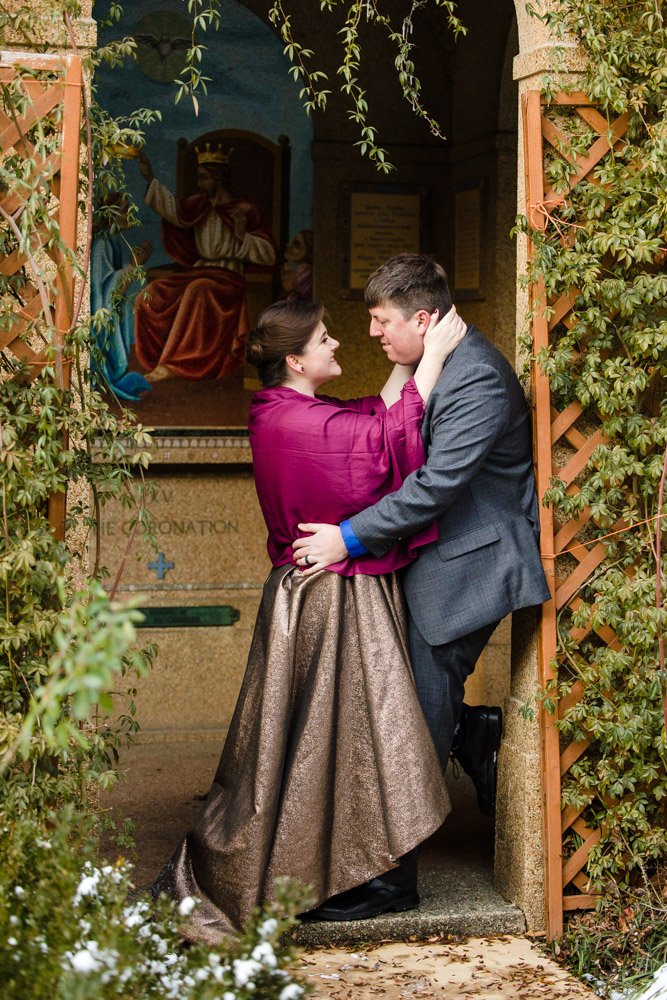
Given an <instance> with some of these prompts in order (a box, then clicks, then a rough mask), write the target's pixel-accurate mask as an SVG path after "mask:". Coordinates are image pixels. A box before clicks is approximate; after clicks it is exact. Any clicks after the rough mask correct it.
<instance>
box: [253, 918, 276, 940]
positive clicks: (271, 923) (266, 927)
mask: <svg viewBox="0 0 667 1000" xmlns="http://www.w3.org/2000/svg"><path fill="white" fill-rule="evenodd" d="M277 930H278V921H277V920H276V918H275V917H267V919H266V920H265V921H264V923H263V924H260V925H259V927H258V928H257V933H258V934H259V936H260V937H261V938H270V937H273V935H274V934H275V933H276V931H277Z"/></svg>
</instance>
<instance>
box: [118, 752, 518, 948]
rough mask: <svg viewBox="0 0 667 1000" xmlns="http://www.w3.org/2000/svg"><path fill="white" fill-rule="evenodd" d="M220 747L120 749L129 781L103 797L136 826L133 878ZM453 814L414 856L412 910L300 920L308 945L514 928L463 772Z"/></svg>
mask: <svg viewBox="0 0 667 1000" xmlns="http://www.w3.org/2000/svg"><path fill="white" fill-rule="evenodd" d="M219 750H220V743H219V741H217V740H215V741H204V740H198V741H196V742H181V743H166V742H146V743H139V744H137V745H135V746H134V747H132V748H131V749H129V750H128V751H126V754H125V756H124V758H123V760H122V761H121V766H122V767H124V768H126V769H127V774H128V777H127V780H125V781H122V782H120V783H119V784H118V785H117V786H116V788H115V789H114V790H113V791H112V792H111V793H109V794H107V795H106V796H105V797H104V799H103V805H104V806H105V807H106V808H109V809H110V810H111V813H112V816H113V818H114V820H115V822H116V824H117V825H120V824H121V823H122V820H123V819H125V818H126V817H129V818H130V819H131V820H132V821H133V822H134V824H135V840H136V846H137V857H136V860H135V883H136V884H137V886H138V887H144V886H148V885H150V883H151V882H152V881H153V879H154V877H155V875H156V874H157V872H158V871H159V869H160V868H161V866H162V865H163V864H164V862H165V861H167V859H168V858H169V857H170V855H171V853H172V851H173V849H174V847H175V845H176V844H177V842H178V841H179V839H180V838H181V837H182V836H183V834H184V833H186V831H187V830H189V829H190V828H191V827H192V825H193V824H194V822H195V820H196V818H197V815H198V814H199V812H200V810H201V809H202V806H203V801H204V799H205V797H206V793H207V791H208V788H209V785H210V783H211V779H212V777H213V774H214V771H215V768H216V765H217V763H218V756H219ZM449 784H450V792H451V796H452V803H453V813H452V815H451V816H450V818H449V820H448V822H447V823H445V825H444V827H443V828H442V830H441V831H439V833H438V834H436V836H435V837H433V838H432V839H431V840H430V841H429V843H428V844H427V846H426V848H425V850H424V852H423V854H422V857H421V859H420V886H419V888H420V894H421V899H422V903H421V906H420V907H419V909H418V910H412V911H409V912H408V913H401V914H390V915H387V916H382V917H379V918H377V919H375V920H364V921H362V922H357V921H355V922H350V923H342V922H341V923H311V924H304V925H303V926H302V927H301V928H300V931H299V941H300V943H302V944H304V945H309V946H324V945H325V946H331V945H342V944H352V945H354V944H356V943H358V942H369V941H386V940H394V941H403V940H405V939H406V938H408V937H410V936H412V937H416V938H420V939H424V938H428V937H429V936H432V935H443V934H444V935H447V934H452V935H462V934H474V935H483V934H519V933H521V932H522V931H524V929H525V922H524V918H523V914H522V913H521V911H520V910H518V909H517V908H516V907H515V906H512V905H511V904H509V903H507V902H506V901H505V900H504V899H503V898H502V896H500V895H499V893H497V892H496V891H495V889H494V887H493V822H492V820H491V819H489V818H486V817H484V816H482V815H481V814H480V813H479V811H478V809H477V807H476V805H475V802H474V791H473V789H472V787H471V785H470V784H469V783H468V781H467V779H466V778H465V777H464V776H462V777H461V778H459V779H458V780H457V781H454V780H450V781H449Z"/></svg>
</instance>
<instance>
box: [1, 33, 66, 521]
mask: <svg viewBox="0 0 667 1000" xmlns="http://www.w3.org/2000/svg"><path fill="white" fill-rule="evenodd" d="M0 95H1V96H2V101H1V104H0V157H1V158H2V160H3V161H4V160H5V159H6V158H10V157H16V158H17V160H18V164H19V166H21V167H22V169H24V170H25V176H26V177H27V178H28V179H29V185H28V186H27V187H26V189H25V190H22V189H21V187H20V186H17V187H16V188H15V189H13V190H4V191H0V230H2V232H3V234H5V236H6V243H5V245H6V246H9V247H13V249H11V250H10V251H9V252H8V253H5V254H4V255H3V254H1V253H0V274H2V275H4V276H5V277H6V278H8V279H10V284H11V287H12V292H11V297H12V298H11V305H12V306H13V308H12V310H11V315H12V316H13V322H11V324H10V325H9V326H8V327H7V328H6V329H5V328H3V329H2V330H1V331H0V351H2V352H4V353H5V356H6V357H8V358H10V359H11V358H12V357H14V358H17V359H19V360H20V361H21V362H23V363H25V364H27V365H28V371H29V373H30V376H31V377H32V378H35V377H36V376H37V375H38V373H39V372H40V370H41V368H42V366H43V365H44V364H46V363H47V351H48V349H49V347H53V348H55V354H54V356H53V360H52V362H51V363H53V364H54V369H55V379H56V384H57V385H58V386H59V387H60V388H66V387H67V386H68V384H69V366H68V364H67V363H63V358H62V346H63V342H64V338H65V336H66V335H67V333H68V331H69V329H70V325H71V322H72V316H73V300H74V274H73V265H72V257H73V255H74V254H75V252H76V245H77V212H78V205H77V196H78V180H79V148H80V125H81V117H80V115H81V112H80V109H81V99H82V68H81V59H80V57H79V56H75V55H63V56H60V55H37V54H36V53H34V52H0ZM17 98H18V100H17ZM37 136H42V137H43V136H48V143H46V144H45V143H44V142H39V141H38V139H37V138H36V137H37ZM44 150H46V151H44ZM21 161H23V162H22V163H21ZM36 184H39V188H38V190H39V197H40V198H41V199H43V205H44V209H45V216H46V218H45V221H44V224H43V225H41V226H39V227H37V228H36V229H35V230H34V231H33V232H32V233H30V240H29V249H28V248H26V247H24V246H19V241H18V234H17V231H16V230H17V228H18V230H21V229H22V226H21V223H22V214H23V212H24V209H25V200H26V197H27V196H28V195H29V193H30V188H31V187H34V186H35V185H36ZM54 231H57V232H58V234H59V237H60V240H61V241H62V244H64V247H65V249H64V250H63V249H60V248H58V247H57V246H55V245H54V242H53V239H52V237H53V235H54ZM44 255H46V256H47V257H48V258H49V259H50V262H51V263H52V268H51V269H52V272H53V280H50V281H46V282H45V281H44V280H43V277H42V275H41V274H40V273H39V272H40V271H42V270H43V268H42V267H40V266H39V262H40V261H43V260H44ZM7 305H8V303H7V301H5V303H4V308H5V309H7ZM64 518H65V496H64V495H60V494H59V495H56V496H54V497H52V498H51V500H50V502H49V519H50V521H51V524H52V526H53V527H54V530H55V532H56V534H57V536H58V537H62V536H63V533H64Z"/></svg>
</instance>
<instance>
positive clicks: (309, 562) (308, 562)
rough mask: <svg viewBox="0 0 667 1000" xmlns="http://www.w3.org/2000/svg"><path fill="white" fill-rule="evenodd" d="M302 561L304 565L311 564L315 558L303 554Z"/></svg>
mask: <svg viewBox="0 0 667 1000" xmlns="http://www.w3.org/2000/svg"><path fill="white" fill-rule="evenodd" d="M303 561H304V563H305V564H306V566H312V565H313V564H314V563H315V560H314V559H311V558H310V556H304V557H303Z"/></svg>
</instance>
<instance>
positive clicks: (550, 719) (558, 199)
mask: <svg viewBox="0 0 667 1000" xmlns="http://www.w3.org/2000/svg"><path fill="white" fill-rule="evenodd" d="M559 107H560V108H561V109H563V108H565V107H567V108H569V109H570V112H572V113H574V114H576V115H577V116H578V117H579V119H580V120H581V121H582V122H584V123H585V124H586V125H587V126H588V127H589V128H591V129H593V131H594V132H596V133H597V135H598V137H597V138H596V139H594V141H593V142H592V143H591V145H590V147H589V149H588V150H587V152H586V154H584V155H580V156H579V157H578V158H577V159H573V158H571V157H570V156H569V155H568V154H565V153H564V149H565V147H566V146H567V145H568V140H567V137H566V136H565V134H564V133H563V132H562V131H561V129H560V128H559V127H558V125H557V124H555V123H554V122H553V120H550V118H549V117H548V112H547V109H546V108H545V105H544V104H543V102H542V100H541V97H540V94H539V92H537V91H533V92H530V93H528V94H526V95H525V97H524V101H523V124H524V140H525V155H526V198H527V216H528V220H529V223H530V225H531V227H532V228H533V229H535V230H541V231H548V230H551V232H554V233H556V234H557V235H558V238H559V239H561V240H562V241H563V242H564V243H565V242H566V241H568V240H570V239H571V233H572V232H573V229H572V228H570V229H569V230H565V229H560V228H559V224H558V221H557V219H556V218H554V212H555V211H556V210H557V209H559V208H560V207H561V206H562V205H563V203H564V201H565V200H566V198H567V196H568V192H567V191H566V192H559V191H558V192H557V191H554V189H553V188H552V187H551V186H550V185H549V183H548V181H547V179H546V176H545V164H546V160H547V158H548V156H549V155H550V153H551V149H553V150H555V151H556V152H557V154H558V155H559V156H565V157H566V159H568V160H569V162H570V163H571V164H572V165H573V166H574V168H575V169H574V171H573V173H572V175H571V177H570V178H569V191H572V190H573V189H574V188H575V187H576V185H577V184H580V183H581V182H582V181H583V180H587V181H588V182H593V183H595V178H594V177H593V175H592V171H593V170H594V168H595V167H596V165H597V164H599V163H600V161H601V160H603V159H604V158H605V157H606V156H607V155H608V154H609V152H610V150H611V149H613V148H614V147H615V146H616V145H617V144H618V143H619V142H621V141H622V138H623V135H624V133H625V130H626V126H627V121H626V117H625V116H620V117H618V118H617V119H616V120H615V121H613V122H612V123H611V126H610V123H609V122H607V120H606V119H605V118H603V117H602V115H601V114H600V113H599V112H598V111H597V110H596V109H595V108H594V107H593V106H592V104H591V102H590V101H589V100H588V98H587V97H586V95H585V94H581V93H577V94H559V95H557V96H556V97H555V98H554V99H553V100H552V101H551V102H550V108H551V109H556V110H558V108H559ZM576 295H577V289H576V288H571V289H569V290H568V291H567V293H566V294H563V295H560V296H559V297H558V298H556V299H554V300H553V301H551V300H548V299H547V296H546V294H545V289H544V286H543V285H541V284H537V285H536V286H535V287H533V288H532V305H533V315H534V319H533V322H532V333H533V349H534V353H535V354H537V353H538V352H539V351H540V350H541V349H542V348H544V347H547V346H548V344H549V339H550V336H551V335H553V333H554V331H555V330H556V328H557V327H558V326H559V324H563V325H564V326H565V327H568V328H569V327H570V325H571V320H570V312H571V310H572V306H573V303H574V300H575V297H576ZM547 307H548V311H547V316H548V317H549V318H548V319H547V318H546V317H545V309H547ZM533 390H534V400H535V448H536V459H537V469H536V471H537V489H538V495H539V497H540V499H541V498H542V497H543V496H544V494H545V492H546V490H547V489H548V487H549V485H550V481H551V479H552V477H554V478H557V479H560V480H562V481H563V482H564V483H565V485H566V489H567V492H568V493H569V494H574V493H575V492H577V490H578V487H577V477H578V476H579V474H580V473H581V472H582V471H583V470H584V469H585V468H586V466H587V464H588V462H589V459H590V458H591V456H592V454H593V452H594V451H595V449H596V448H597V447H598V446H599V445H601V444H604V443H606V441H607V439H606V437H605V435H604V433H603V431H602V430H601V427H600V421H599V420H598V419H597V416H596V414H595V413H594V412H591V411H589V410H586V412H585V413H584V411H583V409H582V407H581V406H580V405H579V404H578V403H576V402H575V403H571V404H570V405H569V406H567V407H566V408H564V409H563V410H562V411H559V410H558V409H557V408H556V407H555V406H554V405H553V402H552V399H551V393H550V388H549V382H548V379H547V377H546V376H545V374H544V373H543V372H542V371H541V369H540V367H539V365H535V366H534V372H533ZM541 516H542V534H541V546H542V555H543V560H544V567H545V572H546V573H547V577H548V579H549V585H550V588H551V593H552V600H551V601H549V603H548V604H546V605H545V606H544V609H543V615H542V623H541V630H540V637H539V669H540V685H541V686H542V687H544V686H545V685H546V683H547V681H548V680H549V679H550V678H551V676H552V668H551V663H552V661H554V660H557V659H558V656H559V655H560V654H559V647H558V641H557V616H558V615H559V614H561V613H562V612H563V610H566V611H571V612H575V611H576V610H577V608H578V607H579V604H580V601H579V598H578V597H577V594H578V592H579V590H580V589H581V587H582V585H583V584H585V582H586V581H587V580H589V579H590V577H591V575H592V574H593V573H594V572H595V570H596V568H597V567H598V566H599V565H600V563H601V562H602V561H603V559H604V558H605V556H606V550H605V547H604V545H602V543H600V542H597V543H595V542H592V543H591V541H590V539H589V538H588V536H587V528H590V527H591V526H592V525H593V524H594V521H593V519H592V515H591V511H590V510H588V509H585V510H584V511H583V512H582V513H581V514H580V515H578V516H577V517H573V518H571V519H570V520H567V521H565V522H561V523H556V522H555V520H554V517H553V514H552V511H551V509H550V508H548V507H542V508H541ZM614 527H615V528H616V529H619V528H622V527H623V524H622V523H619V524H617V525H615V526H614ZM607 530H610V529H607ZM611 530H613V529H611ZM569 634H570V636H571V638H572V639H573V640H576V641H581V640H582V639H583V638H584V637H585V636H587V635H589V634H590V630H589V629H586V628H580V629H572V630H571V631H570V633H569ZM597 636H598V640H599V641H600V642H601V643H604V644H605V645H607V646H610V647H612V648H617V639H616V636H615V635H614V633H613V631H612V630H611V629H609V628H601V629H600V630H599V631H598V633H597ZM582 694H583V686H582V684H581V682H576V683H575V685H574V686H573V688H572V689H571V691H570V692H569V694H568V695H567V697H566V698H563V699H561V701H560V703H559V705H558V707H557V711H556V713H555V714H554V715H552V714H549V713H548V712H546V711H543V712H542V714H541V723H542V736H543V739H542V752H543V775H544V784H543V788H544V816H545V855H546V856H545V873H546V891H547V931H548V933H549V934H550V935H551V936H555V935H558V934H559V933H560V932H561V930H562V922H563V910H574V909H583V908H588V907H592V906H594V905H595V902H596V897H595V896H593V895H592V894H591V893H590V892H589V889H588V879H587V876H586V861H587V858H588V854H589V851H590V850H591V848H592V847H593V846H594V845H595V844H597V843H598V842H599V840H600V831H599V830H593V829H591V828H590V827H588V826H587V825H586V823H585V822H584V820H583V819H582V813H583V811H584V809H583V807H582V808H581V809H574V808H572V807H569V806H568V807H565V808H562V804H561V781H562V778H563V777H564V776H565V775H566V774H567V773H568V771H569V770H570V768H572V766H573V765H574V764H575V763H576V761H578V760H579V759H580V758H581V756H582V754H585V752H586V749H587V747H588V746H589V742H590V741H589V740H588V739H586V738H584V739H581V740H578V741H575V742H571V743H569V744H567V745H563V743H562V741H561V740H560V738H559V733H558V730H557V728H556V723H557V720H558V717H559V715H562V714H563V712H565V711H566V710H567V709H569V708H570V707H572V706H573V705H575V704H576V703H577V702H578V701H579V699H580V698H581V697H582Z"/></svg>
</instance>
